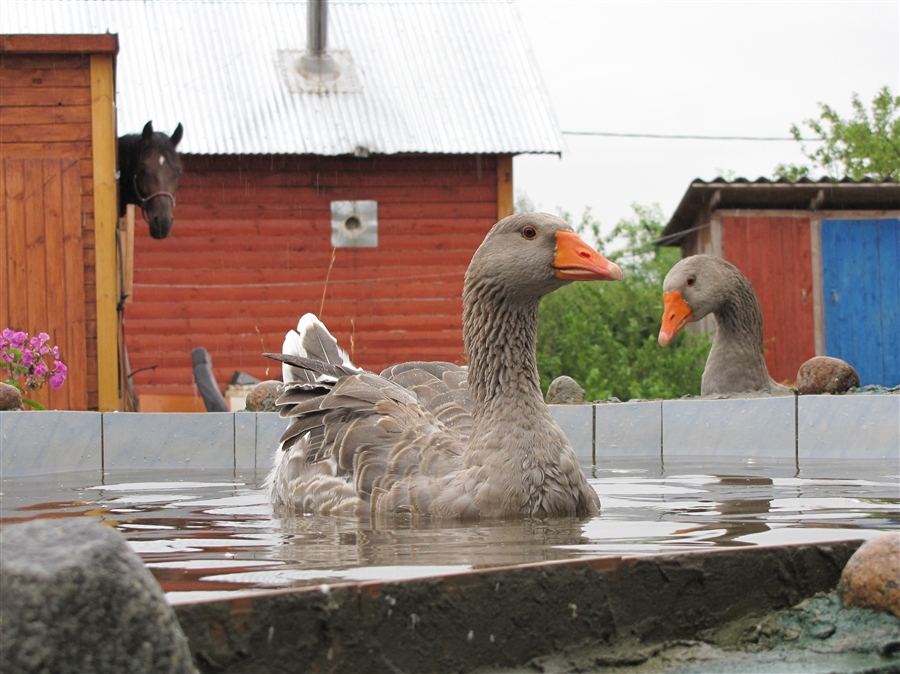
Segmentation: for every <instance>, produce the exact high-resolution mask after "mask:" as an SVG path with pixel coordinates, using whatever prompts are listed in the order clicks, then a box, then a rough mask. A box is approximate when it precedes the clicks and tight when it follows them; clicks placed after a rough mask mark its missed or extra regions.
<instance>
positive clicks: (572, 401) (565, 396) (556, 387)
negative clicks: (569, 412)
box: [547, 375, 584, 405]
mask: <svg viewBox="0 0 900 674" xmlns="http://www.w3.org/2000/svg"><path fill="white" fill-rule="evenodd" d="M583 402H584V389H583V388H581V385H580V384H579V383H578V382H577V381H575V380H574V379H572V378H571V377H566V376H565V375H563V376H562V377H557V378H556V379H554V380H553V381H552V382H550V387H549V388H548V389H547V404H548V405H580V404H581V403H583Z"/></svg>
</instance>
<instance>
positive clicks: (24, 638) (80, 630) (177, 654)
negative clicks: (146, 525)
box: [0, 518, 197, 674]
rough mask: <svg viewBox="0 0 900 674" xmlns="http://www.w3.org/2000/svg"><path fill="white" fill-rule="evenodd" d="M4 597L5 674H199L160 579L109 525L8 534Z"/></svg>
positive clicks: (81, 521) (0, 609)
mask: <svg viewBox="0 0 900 674" xmlns="http://www.w3.org/2000/svg"><path fill="white" fill-rule="evenodd" d="M0 592H2V595H3V602H2V604H0V671H4V672H22V673H23V674H24V673H30V672H54V673H55V674H68V673H69V672H73V673H74V672H92V673H93V674H106V673H107V672H108V673H110V674H113V673H117V674H118V673H119V672H130V673H131V674H140V673H144V672H147V673H150V672H160V673H162V672H174V673H181V672H191V673H194V672H196V671H197V670H196V669H195V668H194V665H193V662H192V660H191V654H190V650H189V648H188V643H187V639H186V638H185V636H184V633H183V632H182V631H181V626H180V625H179V623H178V619H177V618H176V616H175V613H174V611H173V610H172V608H171V607H170V606H169V605H168V604H167V603H166V600H165V597H164V596H163V593H162V590H161V589H160V587H159V585H158V584H157V582H156V580H155V579H154V578H153V576H152V575H151V574H150V572H149V571H148V570H147V568H146V567H145V566H144V565H143V563H142V562H141V560H140V558H139V557H138V556H137V554H135V553H134V552H133V551H132V550H131V549H130V548H129V547H128V544H127V543H126V541H125V539H124V538H123V537H122V536H121V535H119V534H118V533H116V531H114V530H113V529H112V528H110V527H108V526H104V525H102V524H100V523H98V522H95V521H93V520H90V519H88V518H65V519H52V520H35V521H32V522H27V523H25V524H15V525H11V526H7V527H5V528H4V529H3V530H2V531H0Z"/></svg>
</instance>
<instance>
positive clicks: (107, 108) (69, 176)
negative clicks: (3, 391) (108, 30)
mask: <svg viewBox="0 0 900 674" xmlns="http://www.w3.org/2000/svg"><path fill="white" fill-rule="evenodd" d="M5 12H6V8H5V7H4V27H5V24H6V14H5ZM117 52H118V40H117V38H116V36H115V35H89V34H88V35H85V34H71V35H27V34H26V35H2V36H0V196H2V207H0V328H6V327H13V328H14V329H16V330H23V331H26V332H28V333H29V334H30V335H32V336H34V335H37V334H38V333H40V332H46V333H47V334H48V335H49V336H50V343H51V344H54V345H56V346H58V347H59V348H60V355H61V358H62V360H63V362H65V363H66V365H67V367H68V378H67V383H66V385H65V386H63V387H62V388H61V389H59V390H58V391H50V390H49V387H44V388H43V389H42V390H41V391H40V392H39V393H38V394H37V395H36V396H35V397H36V398H37V400H38V402H40V403H42V404H45V405H46V406H47V407H48V408H51V409H68V410H87V409H98V408H103V409H116V407H117V406H118V372H117V365H118V363H117V346H116V344H117V319H116V276H115V269H116V234H115V232H116V216H117V213H116V184H115V169H116V156H115V153H116V135H115V98H114V97H115V64H116V54H117ZM41 396H43V398H42V397H41Z"/></svg>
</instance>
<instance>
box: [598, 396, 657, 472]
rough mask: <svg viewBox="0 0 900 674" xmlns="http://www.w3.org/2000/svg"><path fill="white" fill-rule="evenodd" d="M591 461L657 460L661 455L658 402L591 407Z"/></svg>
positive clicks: (608, 404) (609, 404)
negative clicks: (607, 458) (616, 458)
mask: <svg viewBox="0 0 900 674" xmlns="http://www.w3.org/2000/svg"><path fill="white" fill-rule="evenodd" d="M594 423H595V426H594V428H595V431H594V433H595V437H596V439H597V440H596V442H597V444H596V447H595V448H594V449H595V458H596V459H597V460H599V459H600V458H602V457H604V456H659V455H660V453H661V452H662V448H663V444H662V402H661V401H659V400H653V401H649V402H642V403H637V402H636V403H607V404H604V405H594Z"/></svg>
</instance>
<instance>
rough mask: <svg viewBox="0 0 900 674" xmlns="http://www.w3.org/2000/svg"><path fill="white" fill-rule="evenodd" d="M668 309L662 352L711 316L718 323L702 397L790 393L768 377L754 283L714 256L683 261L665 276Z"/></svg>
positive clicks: (701, 386) (703, 380) (665, 302)
mask: <svg viewBox="0 0 900 674" xmlns="http://www.w3.org/2000/svg"><path fill="white" fill-rule="evenodd" d="M663 303H664V308H663V317H662V326H661V327H660V330H659V344H660V346H666V345H667V344H668V343H669V342H670V341H671V340H672V338H673V337H674V336H675V335H676V334H677V333H678V331H679V330H681V329H682V328H683V327H684V326H685V325H687V324H688V323H690V322H692V321H699V320H700V319H701V318H703V317H704V316H707V315H708V314H713V315H714V316H715V317H716V326H717V327H716V335H715V337H714V338H713V344H712V349H710V352H709V357H708V358H707V359H706V367H705V368H704V370H703V379H702V381H701V384H700V393H701V395H704V396H709V395H720V394H724V393H739V392H741V391H756V390H759V389H769V390H770V391H787V390H789V389H787V388H786V387H784V386H782V385H781V384H778V383H776V382H775V381H774V380H773V379H772V377H770V376H769V371H768V369H767V368H766V360H765V353H764V350H763V328H762V310H761V309H760V307H759V300H758V299H757V297H756V292H755V291H754V290H753V286H752V285H751V284H750V281H748V280H747V277H746V276H744V275H743V274H742V273H741V272H740V270H739V269H738V268H737V267H735V266H734V265H733V264H731V263H730V262H726V261H725V260H723V259H722V258H719V257H715V256H713V255H693V256H691V257H686V258H684V259H683V260H681V261H680V262H678V264H676V265H675V266H674V267H672V269H670V270H669V273H668V274H666V278H665V280H664V281H663Z"/></svg>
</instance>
